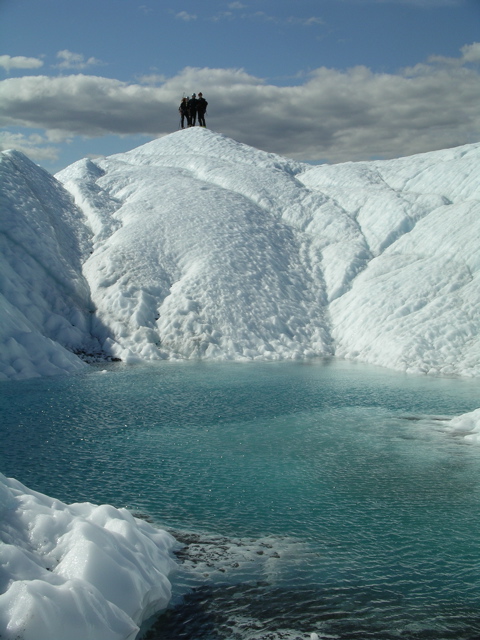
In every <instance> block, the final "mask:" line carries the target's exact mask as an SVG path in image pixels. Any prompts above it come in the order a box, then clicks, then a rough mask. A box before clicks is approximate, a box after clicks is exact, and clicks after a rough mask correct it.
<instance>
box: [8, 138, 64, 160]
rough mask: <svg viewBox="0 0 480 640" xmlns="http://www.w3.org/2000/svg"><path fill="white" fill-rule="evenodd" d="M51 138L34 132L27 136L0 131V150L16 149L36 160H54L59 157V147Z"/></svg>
mask: <svg viewBox="0 0 480 640" xmlns="http://www.w3.org/2000/svg"><path fill="white" fill-rule="evenodd" d="M51 142H52V141H51V140H49V139H48V138H46V137H45V136H42V135H40V134H37V133H34V134H31V135H29V136H26V135H24V134H22V133H13V132H8V131H0V151H7V150H8V149H16V150H17V151H21V152H22V153H24V154H25V155H27V156H29V157H30V158H31V159H32V160H34V161H35V162H44V161H48V162H53V161H55V160H56V159H57V158H58V148H56V147H55V146H53V145H52V144H51Z"/></svg>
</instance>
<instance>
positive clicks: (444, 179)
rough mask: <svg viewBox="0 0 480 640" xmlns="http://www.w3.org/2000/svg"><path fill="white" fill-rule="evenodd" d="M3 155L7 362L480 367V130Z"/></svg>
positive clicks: (16, 373)
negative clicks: (374, 150)
mask: <svg viewBox="0 0 480 640" xmlns="http://www.w3.org/2000/svg"><path fill="white" fill-rule="evenodd" d="M0 170H1V172H2V184H1V202H2V210H1V225H2V227H1V229H2V232H3V233H2V234H1V242H2V248H3V250H2V257H1V260H2V263H1V282H2V287H1V304H2V320H1V327H0V331H1V340H2V342H1V344H2V353H1V358H0V377H2V378H22V377H30V376H32V375H49V374H53V373H57V372H62V371H72V370H75V369H76V368H79V367H81V366H82V362H81V360H80V359H79V358H78V357H77V356H75V355H73V354H74V353H76V354H79V355H82V354H89V355H92V354H97V355H98V354H99V353H101V354H102V355H104V356H105V355H107V356H110V357H115V358H120V359H121V360H124V361H126V362H128V361H132V360H135V359H162V358H198V357H201V358H214V359H234V360H252V359H289V358H308V357H314V356H330V355H336V356H340V357H345V358H352V359H358V360H362V361H366V362H370V363H373V364H379V365H382V366H386V367H391V368H395V369H399V370H405V371H408V372H425V373H433V374H447V375H450V374H455V375H467V376H476V375H479V373H480V341H479V339H478V335H479V328H480V314H479V313H478V307H479V304H478V303H479V297H480V293H479V284H478V283H479V280H478V271H479V265H480V252H479V251H478V248H477V240H478V238H479V237H480V215H479V213H480V204H479V198H480V186H479V184H480V182H479V176H480V145H479V144H473V145H468V146H465V147H459V148H455V149H450V150H446V151H438V152H433V153H427V154H422V155H419V156H413V157H409V158H402V159H398V160H389V161H375V162H357V163H346V164H341V165H333V166H331V165H321V166H317V167H312V166H311V165H306V164H301V163H298V162H293V161H290V160H288V159H286V158H282V157H280V156H276V155H273V154H268V153H265V152H262V151H258V150H256V149H253V148H250V147H247V146H245V145H242V144H238V143H236V142H234V141H233V140H230V139H228V138H225V137H224V136H222V135H219V134H216V133H213V132H210V131H208V130H204V129H200V128H197V129H189V130H185V131H179V132H176V133H174V134H171V135H169V136H166V137H164V138H161V139H158V140H155V141H153V142H151V143H148V144H146V145H144V146H142V147H139V148H138V149H135V150H133V151H130V152H128V153H123V154H118V155H115V156H110V157H108V158H101V159H95V160H87V159H86V160H82V161H80V162H77V163H75V164H73V165H71V166H70V167H68V168H67V169H65V170H64V171H62V172H60V173H59V174H58V175H57V176H56V178H57V179H54V178H52V176H50V175H49V174H47V173H46V172H44V171H43V170H41V169H39V168H38V167H36V166H35V165H33V163H31V162H30V161H28V160H27V159H26V158H25V157H24V156H22V155H21V154H19V153H18V152H5V153H3V154H2V161H1V164H0ZM69 194H71V196H73V198H72V197H71V196H69Z"/></svg>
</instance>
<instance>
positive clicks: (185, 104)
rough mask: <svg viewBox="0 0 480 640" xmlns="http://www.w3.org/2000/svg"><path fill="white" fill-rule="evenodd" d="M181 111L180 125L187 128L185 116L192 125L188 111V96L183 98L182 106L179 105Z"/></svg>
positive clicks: (188, 123)
mask: <svg viewBox="0 0 480 640" xmlns="http://www.w3.org/2000/svg"><path fill="white" fill-rule="evenodd" d="M178 110H179V111H180V125H181V127H182V129H185V118H186V119H187V125H188V126H190V114H189V112H188V98H182V101H181V103H180V106H179V107H178Z"/></svg>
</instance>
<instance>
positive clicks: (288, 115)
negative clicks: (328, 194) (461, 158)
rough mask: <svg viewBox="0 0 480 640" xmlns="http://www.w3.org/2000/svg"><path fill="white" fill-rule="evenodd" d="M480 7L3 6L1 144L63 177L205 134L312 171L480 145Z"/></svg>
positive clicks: (345, 1) (41, 2)
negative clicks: (71, 167)
mask: <svg viewBox="0 0 480 640" xmlns="http://www.w3.org/2000/svg"><path fill="white" fill-rule="evenodd" d="M478 43H480V2H479V0H256V1H249V0H241V1H228V0H226V1H223V0H204V1H203V2H201V3H199V2H198V0H195V1H193V0H184V1H183V0H181V1H180V2H177V1H175V2H173V1H171V2H169V1H168V0H167V1H164V0H81V2H80V1H77V2H73V1H72V0H0V47H1V49H0V126H2V132H1V134H0V148H2V149H5V148H12V147H13V148H18V149H20V150H22V151H24V152H25V153H27V155H29V156H30V157H31V158H32V159H34V160H35V161H37V162H39V163H40V164H42V165H43V166H45V167H46V168H47V169H49V170H51V171H55V170H58V169H60V168H62V167H64V166H65V165H67V164H69V163H71V162H73V161H74V160H77V159H79V158H82V157H85V156H88V155H92V156H94V155H97V154H103V155H108V154H110V153H115V152H119V151H126V150H128V149H130V148H133V147H135V146H137V145H139V144H141V143H143V142H147V141H148V140H151V139H153V138H155V137H158V136H162V135H166V134H167V133H170V132H172V131H175V130H176V129H177V128H178V112H177V108H178V103H179V101H180V98H181V97H182V94H183V92H185V93H187V94H190V93H192V92H194V91H195V92H197V93H198V91H203V93H204V94H205V96H206V98H207V100H208V101H209V109H208V113H207V125H208V126H209V127H211V128H212V129H214V130H217V131H220V132H222V133H225V134H226V135H228V136H231V137H233V138H235V139H237V140H240V141H242V142H246V143H247V144H252V145H253V146H256V147H258V148H262V149H265V150H267V151H274V152H276V153H281V154H282V155H286V156H290V157H294V158H297V159H300V160H308V161H316V162H319V161H329V162H339V161H345V160H358V159H369V158H376V157H379V158H380V157H397V156H401V155H409V154H411V153H417V152H422V151H429V150H432V149H436V148H444V147H447V146H456V145H459V144H464V143H468V142H476V141H479V140H480V115H479V111H480V110H479V108H478V105H479V104H480V44H478Z"/></svg>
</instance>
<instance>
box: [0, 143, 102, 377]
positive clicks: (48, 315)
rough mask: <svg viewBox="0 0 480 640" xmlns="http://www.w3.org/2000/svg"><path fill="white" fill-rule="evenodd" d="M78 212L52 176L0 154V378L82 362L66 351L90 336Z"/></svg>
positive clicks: (81, 346)
mask: <svg viewBox="0 0 480 640" xmlns="http://www.w3.org/2000/svg"><path fill="white" fill-rule="evenodd" d="M82 218H83V217H82V214H81V212H80V211H78V210H77V209H76V208H75V206H74V205H73V202H72V200H71V197H70V196H69V195H68V194H67V192H66V191H65V190H64V189H63V188H62V186H61V185H60V184H59V183H58V182H57V181H56V180H55V179H54V178H53V177H52V176H50V175H49V174H48V173H46V172H45V171H43V170H41V169H39V168H38V167H36V166H35V165H34V164H33V163H32V162H30V161H29V160H27V158H26V157H25V156H23V155H22V154H21V153H18V152H15V151H9V152H5V153H2V154H0V380H1V379H5V378H23V377H31V376H32V375H40V374H42V375H52V374H55V373H61V372H64V371H75V370H78V369H79V368H82V367H83V366H85V365H84V364H83V363H82V362H81V360H79V359H78V358H77V357H76V356H75V355H73V353H72V351H83V350H91V349H92V348H93V344H94V342H95V341H94V340H92V338H91V337H90V332H91V311H92V309H93V307H92V303H91V301H90V292H89V286H88V283H87V281H86V280H85V278H84V276H83V274H82V262H83V260H84V259H85V257H86V255H88V247H89V236H90V235H91V234H90V231H89V230H88V229H87V227H85V225H84V224H83V222H82ZM97 348H98V345H97Z"/></svg>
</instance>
